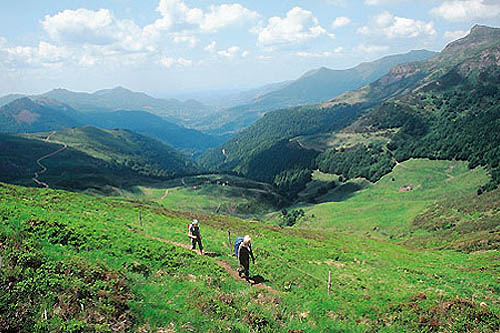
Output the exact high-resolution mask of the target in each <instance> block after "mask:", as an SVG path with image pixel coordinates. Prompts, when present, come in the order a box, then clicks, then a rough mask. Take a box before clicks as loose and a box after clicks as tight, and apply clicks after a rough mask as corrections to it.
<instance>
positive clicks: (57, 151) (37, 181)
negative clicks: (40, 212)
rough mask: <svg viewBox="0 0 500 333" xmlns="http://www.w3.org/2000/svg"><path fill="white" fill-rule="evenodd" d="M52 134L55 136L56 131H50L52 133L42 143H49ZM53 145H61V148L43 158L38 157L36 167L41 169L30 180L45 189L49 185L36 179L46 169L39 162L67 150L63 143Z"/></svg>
mask: <svg viewBox="0 0 500 333" xmlns="http://www.w3.org/2000/svg"><path fill="white" fill-rule="evenodd" d="M54 134H56V131H52V132H51V133H50V134H49V135H48V136H47V137H46V138H45V139H44V140H43V141H45V142H50V137H51V136H52V135H54ZM54 143H58V144H61V145H63V146H62V147H61V148H59V149H57V150H56V151H53V152H51V153H49V154H47V155H44V156H42V157H40V158H39V159H37V160H36V164H38V166H40V168H42V169H41V170H39V171H37V172H35V174H34V176H33V178H32V179H33V181H34V182H35V183H36V184H38V185H41V186H43V187H45V188H49V185H48V184H47V183H44V182H42V181H41V180H39V179H38V178H39V177H40V175H41V174H42V173H44V172H46V171H47V167H46V166H45V165H43V164H42V163H41V161H42V160H44V159H46V158H49V157H52V156H54V155H55V154H57V153H60V152H62V151H63V150H64V149H66V148H68V146H67V145H66V144H65V143H61V142H54Z"/></svg>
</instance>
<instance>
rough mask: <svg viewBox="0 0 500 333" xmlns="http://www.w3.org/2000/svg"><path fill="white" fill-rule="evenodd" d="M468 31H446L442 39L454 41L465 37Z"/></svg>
mask: <svg viewBox="0 0 500 333" xmlns="http://www.w3.org/2000/svg"><path fill="white" fill-rule="evenodd" d="M468 33H469V31H465V30H456V31H446V32H445V33H444V35H443V37H444V39H446V40H448V41H452V40H456V39H459V38H462V37H465V36H466V35H467V34H468Z"/></svg>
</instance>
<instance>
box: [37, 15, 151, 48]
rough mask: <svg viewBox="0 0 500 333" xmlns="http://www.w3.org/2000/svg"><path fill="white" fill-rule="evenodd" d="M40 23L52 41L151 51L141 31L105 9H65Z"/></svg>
mask: <svg viewBox="0 0 500 333" xmlns="http://www.w3.org/2000/svg"><path fill="white" fill-rule="evenodd" d="M40 23H41V24H42V27H43V29H44V30H45V31H46V32H47V34H48V35H49V37H50V38H51V39H52V40H54V41H56V42H59V43H63V44H71V45H73V46H77V45H98V46H102V47H109V48H114V49H120V50H122V51H123V52H139V51H148V50H152V49H153V48H154V47H153V46H152V45H151V43H150V42H151V40H150V39H149V38H148V35H147V33H146V32H145V31H143V29H141V28H140V27H139V26H137V25H136V24H135V23H134V22H133V21H131V20H118V19H116V18H115V17H114V15H113V14H112V13H111V12H110V11H109V10H108V9H100V10H98V11H92V10H88V9H85V8H80V9H77V10H70V9H66V10H64V11H62V12H59V13H57V14H55V15H52V16H51V15H46V16H45V18H44V19H43V20H42V21H40Z"/></svg>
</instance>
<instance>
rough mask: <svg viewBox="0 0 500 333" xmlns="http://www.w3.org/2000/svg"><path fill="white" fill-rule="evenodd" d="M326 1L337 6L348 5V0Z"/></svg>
mask: <svg viewBox="0 0 500 333" xmlns="http://www.w3.org/2000/svg"><path fill="white" fill-rule="evenodd" d="M325 2H326V3H328V4H330V5H334V6H337V7H347V0H325Z"/></svg>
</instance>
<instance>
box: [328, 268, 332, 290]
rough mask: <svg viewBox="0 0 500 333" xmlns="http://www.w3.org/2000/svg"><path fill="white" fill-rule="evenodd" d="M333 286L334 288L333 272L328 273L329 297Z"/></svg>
mask: <svg viewBox="0 0 500 333" xmlns="http://www.w3.org/2000/svg"><path fill="white" fill-rule="evenodd" d="M331 286H332V271H328V295H330V287H331Z"/></svg>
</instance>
